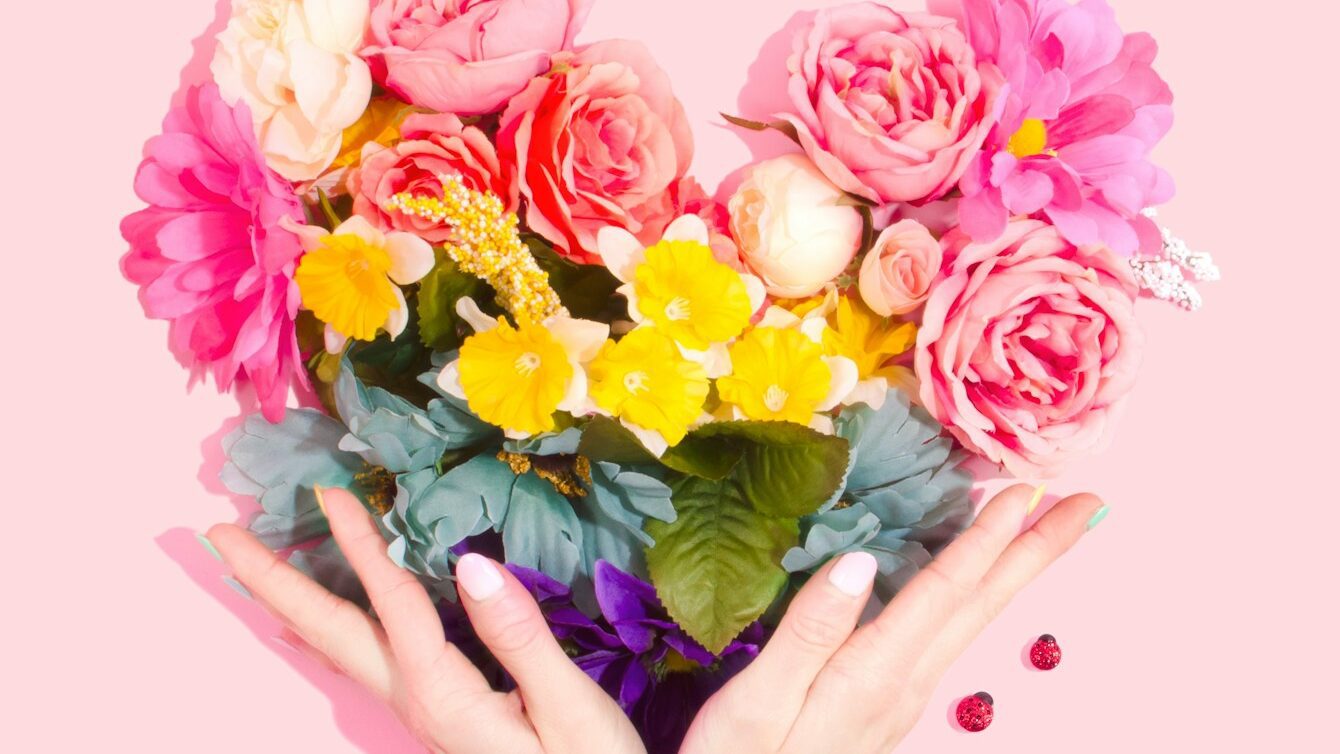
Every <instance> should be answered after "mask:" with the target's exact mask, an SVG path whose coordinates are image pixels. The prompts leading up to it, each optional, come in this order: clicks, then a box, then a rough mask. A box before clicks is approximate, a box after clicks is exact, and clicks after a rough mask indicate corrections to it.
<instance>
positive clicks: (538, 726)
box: [456, 553, 641, 752]
mask: <svg viewBox="0 0 1340 754" xmlns="http://www.w3.org/2000/svg"><path fill="white" fill-rule="evenodd" d="M456 582H457V583H458V584H459V585H460V587H461V604H463V605H464V606H465V610H466V613H467V614H468V615H469V616H470V624H471V625H472V626H474V629H475V633H476V634H478V636H479V640H480V641H481V642H483V644H484V646H486V647H488V649H489V651H490V652H491V653H492V654H493V656H494V657H495V658H497V660H498V662H499V663H501V664H502V666H503V667H504V668H505V669H506V670H507V672H508V673H510V674H511V676H512V678H513V679H514V680H516V683H517V687H518V689H519V690H520V692H521V696H522V698H523V699H524V700H525V706H526V712H527V714H528V715H529V717H530V719H531V722H532V723H534V725H535V730H536V732H537V733H538V734H539V737H540V741H541V742H542V743H543V744H544V749H545V750H546V751H551V752H566V751H606V750H608V751H613V750H630V751H631V750H637V749H625V748H624V746H625V745H634V744H635V745H636V746H637V747H638V749H640V747H641V744H640V743H637V739H636V734H631V735H625V734H624V731H623V729H622V728H621V729H619V730H617V731H612V730H610V729H611V726H610V725H609V724H608V721H609V720H610V719H612V718H611V715H614V716H617V718H622V717H623V713H622V712H621V711H620V710H619V709H618V706H617V705H616V704H615V703H614V701H613V700H612V699H611V698H610V697H609V695H608V694H606V693H605V692H604V691H603V690H602V689H601V688H600V687H599V686H597V685H596V683H595V682H594V681H592V680H591V679H590V678H589V677H588V676H587V675H586V673H584V672H583V671H582V670H581V669H580V668H578V667H577V665H576V664H575V663H573V662H572V659H571V658H569V657H568V656H567V654H566V653H565V652H564V651H563V648H562V647H560V646H559V644H558V641H557V640H556V639H555V638H554V635H553V632H551V631H550V629H549V624H548V622H546V621H545V619H544V614H543V613H542V612H541V611H540V606H539V605H538V604H536V602H535V599H534V598H533V597H532V596H531V595H530V592H528V591H527V590H526V588H525V587H524V586H523V585H522V584H521V582H519V581H517V579H516V577H515V576H513V575H512V574H511V573H509V572H508V571H507V569H505V568H503V567H502V566H500V565H498V564H497V563H495V562H494V561H492V560H489V559H488V558H486V557H484V556H482V555H478V554H475V553H469V554H467V555H464V556H462V557H461V559H460V560H459V561H458V562H457V563H456ZM592 726H595V727H592ZM631 730H632V729H631V728H627V731H631ZM593 735H594V736H597V737H606V736H609V735H615V736H620V735H623V737H625V738H631V740H626V741H620V742H619V743H618V744H617V745H612V744H609V743H608V742H607V743H606V744H605V745H604V747H603V748H602V747H599V746H593V743H595V742H594V741H593V740H592V738H591V737H592V736H593Z"/></svg>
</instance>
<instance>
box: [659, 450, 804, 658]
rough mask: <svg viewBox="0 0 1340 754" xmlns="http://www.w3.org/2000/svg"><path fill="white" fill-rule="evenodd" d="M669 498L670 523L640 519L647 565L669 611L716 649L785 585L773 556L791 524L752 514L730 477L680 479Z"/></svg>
mask: <svg viewBox="0 0 1340 754" xmlns="http://www.w3.org/2000/svg"><path fill="white" fill-rule="evenodd" d="M672 499H673V500H674V504H675V511H676V513H677V514H678V517H677V518H676V519H675V521H674V522H673V523H665V522H662V521H648V522H647V527H646V528H647V533H648V534H650V535H651V537H652V538H653V539H655V540H656V546H655V547H652V548H651V549H650V550H648V551H647V567H648V570H649V571H650V573H651V580H652V583H653V584H654V585H655V586H656V593H657V594H658V595H659V596H660V599H661V602H662V603H663V604H664V605H665V608H666V610H667V611H669V613H670V617H671V618H673V619H674V620H675V621H676V622H677V623H679V625H680V626H682V627H683V628H684V630H685V631H687V632H688V633H689V635H690V636H692V637H693V638H694V639H696V640H697V641H698V642H699V643H700V644H702V645H703V646H704V647H706V648H707V650H708V651H710V652H713V653H717V652H720V651H721V650H723V649H725V648H726V645H728V644H730V642H731V640H732V639H734V638H735V637H736V636H737V635H738V634H739V633H740V631H742V630H744V628H745V627H746V626H748V625H749V624H750V623H752V622H754V621H755V620H757V619H758V617H759V616H760V615H762V614H763V612H764V611H765V610H767V609H768V606H769V605H770V604H772V601H773V600H774V599H776V597H777V595H778V594H780V593H781V591H782V589H783V588H784V587H785V586H786V583H787V574H786V571H785V570H784V569H783V568H782V567H781V560H782V556H783V555H784V554H785V553H786V551H787V549H788V548H789V547H791V546H793V545H795V544H796V541H797V538H798V535H799V529H798V526H797V523H796V521H795V520H782V519H776V518H770V517H768V516H765V515H763V514H762V513H759V512H758V511H757V510H756V509H755V508H754V507H753V506H752V505H750V504H749V503H748V502H747V501H746V500H745V497H744V492H743V490H742V489H741V486H740V484H739V483H738V482H737V481H735V480H734V479H726V480H721V481H713V480H710V479H701V478H698V477H692V476H690V477H684V478H682V479H680V480H679V481H678V482H677V483H676V484H674V485H673V493H672Z"/></svg>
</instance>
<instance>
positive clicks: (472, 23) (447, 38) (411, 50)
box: [363, 0, 592, 115]
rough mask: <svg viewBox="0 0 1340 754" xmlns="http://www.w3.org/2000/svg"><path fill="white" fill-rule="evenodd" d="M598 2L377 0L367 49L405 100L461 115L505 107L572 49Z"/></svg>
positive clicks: (380, 74)
mask: <svg viewBox="0 0 1340 754" xmlns="http://www.w3.org/2000/svg"><path fill="white" fill-rule="evenodd" d="M591 3H592V0H375V1H374V4H373V7H372V18H371V29H370V31H369V38H370V42H371V43H370V45H369V46H368V47H367V48H366V49H365V50H364V51H363V56H364V57H365V58H367V60H368V62H369V63H370V64H371V66H372V72H373V75H374V77H375V78H376V80H377V82H378V83H380V84H381V85H382V86H385V87H386V88H387V89H389V90H391V91H393V92H395V93H396V94H397V95H398V96H400V97H401V98H403V99H404V100H405V101H406V102H409V103H411V104H414V105H419V106H420V107H426V108H428V109H430V110H437V111H439V112H444V113H454V114H457V115H482V114H485V113H491V112H495V111H497V110H498V109H499V108H501V107H502V106H503V105H504V104H505V103H506V102H507V100H508V99H509V98H510V97H511V96H512V95H514V94H516V93H517V92H519V91H521V89H522V88H523V87H525V86H526V83H527V82H528V81H530V80H531V79H532V78H533V77H535V76H538V75H540V74H542V73H544V72H545V71H547V70H549V65H550V58H551V56H552V55H553V54H554V53H556V52H559V51H560V50H567V49H570V48H571V47H572V39H573V37H575V36H576V35H577V32H578V30H580V29H581V27H582V23H583V22H585V20H586V14H587V13H588V12H590V10H591Z"/></svg>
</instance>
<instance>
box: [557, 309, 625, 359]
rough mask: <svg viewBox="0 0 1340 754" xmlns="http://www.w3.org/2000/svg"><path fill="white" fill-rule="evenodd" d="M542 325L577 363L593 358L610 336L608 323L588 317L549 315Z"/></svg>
mask: <svg viewBox="0 0 1340 754" xmlns="http://www.w3.org/2000/svg"><path fill="white" fill-rule="evenodd" d="M544 327H545V329H546V330H548V331H549V334H550V335H553V336H554V338H555V339H556V340H557V341H558V342H559V343H561V344H563V349H564V350H565V351H567V352H568V355H569V356H571V357H572V358H573V359H575V360H576V362H577V363H579V364H585V363H586V362H588V361H590V360H591V359H594V358H595V357H596V354H598V353H600V348H601V346H603V345H605V341H606V340H608V339H609V336H610V326H609V325H607V324H605V323H603V322H593V321H591V320H589V319H573V318H572V317H551V318H550V319H549V320H547V321H546V322H545V323H544Z"/></svg>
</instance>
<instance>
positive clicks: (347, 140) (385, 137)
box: [331, 97, 414, 168]
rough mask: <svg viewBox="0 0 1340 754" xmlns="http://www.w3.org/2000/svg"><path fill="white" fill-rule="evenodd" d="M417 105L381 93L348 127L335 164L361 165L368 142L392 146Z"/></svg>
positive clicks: (345, 166)
mask: <svg viewBox="0 0 1340 754" xmlns="http://www.w3.org/2000/svg"><path fill="white" fill-rule="evenodd" d="M412 112H414V108H413V107H412V106H410V105H406V104H405V103H404V102H401V101H400V100H398V99H396V98H394V97H379V98H377V99H374V100H372V102H371V103H370V104H369V105H368V109H367V110H366V111H365V112H364V113H363V116H362V117H360V118H359V119H358V120H357V121H356V122H355V123H354V124H353V125H352V126H349V127H348V128H346V129H344V135H343V138H342V139H341V142H340V155H339V156H338V157H336V158H335V162H334V163H332V164H331V167H332V168H347V167H352V166H354V165H357V164H358V163H359V162H360V161H361V160H362V159H363V147H364V146H365V145H367V144H381V145H382V146H390V145H392V144H394V143H396V142H397V141H399V140H400V124H401V123H402V122H403V121H404V120H405V118H406V116H408V115H409V114H410V113H412Z"/></svg>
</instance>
